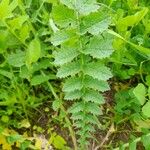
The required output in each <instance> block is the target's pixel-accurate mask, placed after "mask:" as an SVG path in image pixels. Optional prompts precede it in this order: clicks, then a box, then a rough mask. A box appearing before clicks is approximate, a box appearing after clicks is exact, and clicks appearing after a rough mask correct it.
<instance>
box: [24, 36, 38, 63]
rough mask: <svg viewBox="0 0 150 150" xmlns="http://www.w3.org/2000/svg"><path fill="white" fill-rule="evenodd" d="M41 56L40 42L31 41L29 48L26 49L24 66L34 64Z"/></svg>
mask: <svg viewBox="0 0 150 150" xmlns="http://www.w3.org/2000/svg"><path fill="white" fill-rule="evenodd" d="M40 55H41V44H40V41H39V40H38V39H37V38H35V39H33V40H32V41H31V42H30V44H29V47H28V49H27V53H26V65H27V66H30V65H31V64H32V63H34V62H36V61H37V60H38V59H39V58H40Z"/></svg>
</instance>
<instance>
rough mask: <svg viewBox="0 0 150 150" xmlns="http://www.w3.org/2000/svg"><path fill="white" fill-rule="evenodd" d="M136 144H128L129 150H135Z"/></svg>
mask: <svg viewBox="0 0 150 150" xmlns="http://www.w3.org/2000/svg"><path fill="white" fill-rule="evenodd" d="M136 144H137V143H136V142H131V143H129V150H136Z"/></svg>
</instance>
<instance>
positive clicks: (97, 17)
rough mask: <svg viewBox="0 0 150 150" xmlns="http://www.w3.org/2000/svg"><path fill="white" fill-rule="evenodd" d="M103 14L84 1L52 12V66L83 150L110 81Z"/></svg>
mask: <svg viewBox="0 0 150 150" xmlns="http://www.w3.org/2000/svg"><path fill="white" fill-rule="evenodd" d="M106 11H107V9H105V8H103V7H100V6H99V5H98V4H96V1H84V0H81V1H76V0H75V1H67V0H61V1H60V4H58V5H56V6H54V7H53V10H52V19H53V21H52V23H53V24H52V25H53V26H52V28H53V31H54V33H53V36H52V38H51V42H52V44H53V45H54V46H56V48H55V49H56V50H55V53H54V56H55V61H54V63H55V65H56V66H60V68H59V69H58V72H57V77H59V78H66V80H65V82H64V83H63V88H62V90H63V91H64V92H65V97H64V99H65V100H70V101H71V102H72V106H71V107H70V108H69V110H68V112H69V113H71V118H72V119H73V122H74V123H73V124H74V126H75V127H76V128H77V129H78V131H77V135H79V143H80V148H81V149H86V146H87V145H88V143H89V142H88V139H89V138H92V133H93V132H94V130H95V129H94V126H95V125H96V124H97V123H98V119H97V116H99V115H102V109H101V105H102V104H104V103H105V100H104V97H103V96H102V93H101V92H104V91H107V90H109V85H108V83H107V80H108V79H110V78H111V77H112V74H111V72H110V69H109V68H108V67H107V66H106V65H105V62H106V58H107V57H109V56H110V55H111V54H112V52H113V46H112V44H113V37H112V36H111V35H109V34H107V33H106V32H105V31H106V30H107V29H108V27H109V25H110V24H111V17H110V16H109V15H107V14H106ZM56 26H57V27H56Z"/></svg>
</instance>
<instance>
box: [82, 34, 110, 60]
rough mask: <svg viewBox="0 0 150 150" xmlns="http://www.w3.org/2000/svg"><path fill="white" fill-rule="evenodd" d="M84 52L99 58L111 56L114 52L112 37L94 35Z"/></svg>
mask: <svg viewBox="0 0 150 150" xmlns="http://www.w3.org/2000/svg"><path fill="white" fill-rule="evenodd" d="M84 53H85V54H90V55H91V56H93V57H94V58H99V59H102V58H106V57H109V56H110V55H111V54H112V53H113V47H112V39H110V38H109V37H107V36H106V37H105V38H103V37H102V36H99V37H93V38H92V39H91V40H90V43H89V44H88V45H87V47H86V48H85V50H84Z"/></svg>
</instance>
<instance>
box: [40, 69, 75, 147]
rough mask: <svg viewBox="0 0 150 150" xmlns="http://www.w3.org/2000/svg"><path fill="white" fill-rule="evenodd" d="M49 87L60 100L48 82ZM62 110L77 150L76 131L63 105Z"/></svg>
mask: <svg viewBox="0 0 150 150" xmlns="http://www.w3.org/2000/svg"><path fill="white" fill-rule="evenodd" d="M41 73H42V75H44V76H45V73H44V72H43V71H41ZM47 85H48V87H49V89H50V91H51V92H52V94H53V96H54V98H55V99H57V100H59V99H60V98H59V97H58V96H57V94H56V92H55V90H54V88H53V86H52V85H51V83H50V82H48V81H47ZM60 109H61V110H62V111H63V112H64V113H65V117H64V119H65V121H66V123H67V125H68V129H69V132H70V136H71V138H72V142H73V145H74V150H77V142H76V137H75V133H74V130H73V128H72V126H71V122H70V120H69V117H68V115H67V111H66V110H65V108H64V106H63V105H61V107H60Z"/></svg>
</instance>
